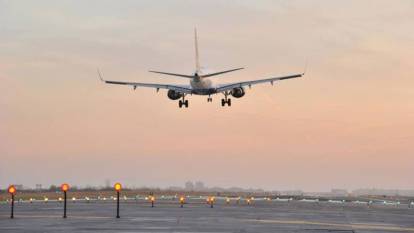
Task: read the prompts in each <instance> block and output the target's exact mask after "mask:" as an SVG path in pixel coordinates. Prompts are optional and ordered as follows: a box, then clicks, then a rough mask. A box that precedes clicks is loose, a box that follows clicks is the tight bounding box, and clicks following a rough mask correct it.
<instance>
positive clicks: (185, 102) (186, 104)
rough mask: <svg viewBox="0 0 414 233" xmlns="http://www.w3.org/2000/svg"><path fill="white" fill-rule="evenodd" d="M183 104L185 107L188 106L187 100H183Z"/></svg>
mask: <svg viewBox="0 0 414 233" xmlns="http://www.w3.org/2000/svg"><path fill="white" fill-rule="evenodd" d="M184 105H185V107H186V108H188V100H186V101H184Z"/></svg>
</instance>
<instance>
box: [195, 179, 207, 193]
mask: <svg viewBox="0 0 414 233" xmlns="http://www.w3.org/2000/svg"><path fill="white" fill-rule="evenodd" d="M204 189H206V187H205V186H204V183H203V182H201V181H197V182H196V183H195V190H197V191H203V190H204Z"/></svg>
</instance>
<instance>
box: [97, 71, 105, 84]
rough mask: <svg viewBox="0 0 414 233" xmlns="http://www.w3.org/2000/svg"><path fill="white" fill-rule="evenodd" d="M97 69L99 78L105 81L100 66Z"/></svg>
mask: <svg viewBox="0 0 414 233" xmlns="http://www.w3.org/2000/svg"><path fill="white" fill-rule="evenodd" d="M97 71H98V76H99V79H100V80H101V81H102V82H105V80H104V79H103V78H102V74H101V71H99V68H98V69H97Z"/></svg>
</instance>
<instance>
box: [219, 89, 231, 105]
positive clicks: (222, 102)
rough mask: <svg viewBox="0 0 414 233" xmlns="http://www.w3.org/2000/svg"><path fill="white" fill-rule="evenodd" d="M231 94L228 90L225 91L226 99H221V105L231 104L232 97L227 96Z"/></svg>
mask: <svg viewBox="0 0 414 233" xmlns="http://www.w3.org/2000/svg"><path fill="white" fill-rule="evenodd" d="M228 95H229V93H227V92H225V93H224V99H221V106H223V107H224V106H226V104H227V106H229V107H230V106H231V99H230V98H227V96H228Z"/></svg>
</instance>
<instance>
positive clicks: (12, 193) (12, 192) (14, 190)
mask: <svg viewBox="0 0 414 233" xmlns="http://www.w3.org/2000/svg"><path fill="white" fill-rule="evenodd" d="M7 192H9V193H10V194H11V195H14V194H15V193H16V188H15V187H14V185H10V186H9V188H8V189H7Z"/></svg>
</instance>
